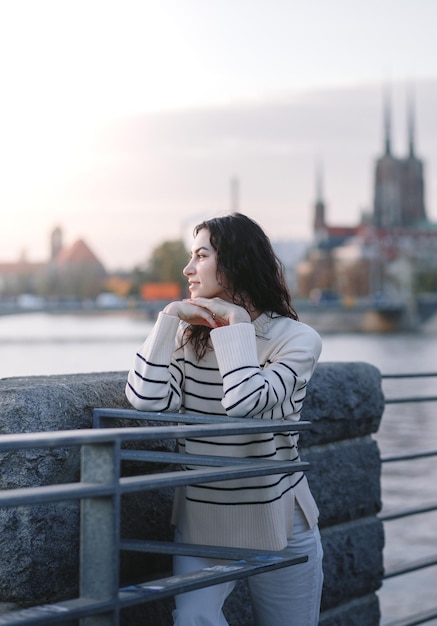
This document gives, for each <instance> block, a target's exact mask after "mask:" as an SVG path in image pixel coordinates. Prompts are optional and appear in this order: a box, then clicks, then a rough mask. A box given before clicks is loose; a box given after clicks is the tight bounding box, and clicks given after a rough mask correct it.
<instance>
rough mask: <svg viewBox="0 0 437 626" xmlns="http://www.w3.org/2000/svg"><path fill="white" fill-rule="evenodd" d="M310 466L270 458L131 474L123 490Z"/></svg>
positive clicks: (126, 479) (147, 488)
mask: <svg viewBox="0 0 437 626" xmlns="http://www.w3.org/2000/svg"><path fill="white" fill-rule="evenodd" d="M309 467H310V464H309V463H307V462H303V461H302V462H297V461H266V462H264V463H262V464H260V463H254V464H253V467H247V466H246V467H243V466H241V465H240V466H235V465H231V466H229V467H225V468H222V467H221V468H219V469H215V468H207V469H201V470H189V471H186V472H181V471H178V472H163V473H157V474H151V475H148V476H129V477H126V478H120V490H121V493H130V492H133V491H146V490H149V489H161V488H164V487H177V486H181V485H198V484H201V483H210V482H217V481H220V480H235V479H237V478H251V477H257V476H266V475H269V474H292V473H294V472H303V471H306V470H307V469H309Z"/></svg>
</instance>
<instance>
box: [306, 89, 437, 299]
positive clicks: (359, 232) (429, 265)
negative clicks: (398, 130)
mask: <svg viewBox="0 0 437 626" xmlns="http://www.w3.org/2000/svg"><path fill="white" fill-rule="evenodd" d="M407 117H408V126H407V127H408V154H407V155H406V156H405V157H403V158H399V157H396V156H394V155H393V154H392V150H391V114H390V107H389V102H388V99H387V98H386V99H385V103H384V152H383V154H382V156H381V157H379V158H378V159H377V160H376V163H375V176H374V193H373V198H374V202H373V212H372V214H371V215H370V216H369V215H363V216H362V218H361V221H360V222H359V223H358V224H357V225H356V226H352V227H350V226H342V225H330V224H329V223H328V221H327V216H326V205H325V200H324V197H323V189H322V173H321V170H320V169H319V170H318V172H317V179H316V202H315V204H314V221H313V226H314V241H313V245H312V246H311V247H310V249H309V251H308V254H307V256H306V258H305V259H304V260H303V261H302V262H301V263H300V264H299V266H298V270H297V275H298V294H299V295H300V296H302V297H312V296H313V295H314V294H317V297H320V294H322V295H323V294H324V293H325V294H330V295H332V294H337V296H339V297H341V298H356V297H363V296H369V295H372V296H373V295H375V294H380V293H386V294H388V295H390V296H391V297H405V296H406V294H407V293H411V291H413V290H414V289H420V288H421V286H420V283H421V282H422V283H423V285H425V284H428V285H432V284H433V283H434V282H435V283H436V290H437V224H433V223H432V222H430V221H429V220H428V218H427V214H426V207H425V193H424V189H425V182H424V165H423V162H422V160H421V159H419V158H418V157H417V156H416V151H415V124H414V111H413V106H412V100H411V98H410V100H409V103H408V111H407ZM433 276H435V278H433ZM430 277H431V280H430ZM423 285H422V287H423Z"/></svg>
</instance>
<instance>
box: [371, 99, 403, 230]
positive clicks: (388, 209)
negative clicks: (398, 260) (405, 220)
mask: <svg viewBox="0 0 437 626" xmlns="http://www.w3.org/2000/svg"><path fill="white" fill-rule="evenodd" d="M401 195H402V191H401V168H400V162H399V159H396V158H395V157H394V156H393V155H392V147H391V102H390V98H389V94H388V91H386V93H385V98H384V154H383V156H382V157H380V158H379V159H378V160H377V161H376V167H375V190H374V205H373V221H374V224H375V226H376V227H377V228H390V227H393V226H400V225H401V222H402V212H401Z"/></svg>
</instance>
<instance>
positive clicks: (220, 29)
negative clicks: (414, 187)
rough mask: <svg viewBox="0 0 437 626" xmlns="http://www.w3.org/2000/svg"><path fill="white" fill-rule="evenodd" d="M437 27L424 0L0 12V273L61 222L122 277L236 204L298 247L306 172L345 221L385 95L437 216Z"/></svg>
mask: <svg viewBox="0 0 437 626" xmlns="http://www.w3.org/2000/svg"><path fill="white" fill-rule="evenodd" d="M436 23H437V3H436V2H435V0H417V1H416V2H414V3H413V2H411V0H355V1H352V0H330V1H329V2H326V0H306V1H305V2H302V1H301V0H138V1H135V0H119V1H114V0H0V93H1V98H0V216H1V217H0V219H1V222H0V262H2V261H14V260H17V259H18V258H19V257H20V256H22V255H25V256H26V257H27V258H28V259H29V260H31V261H41V260H45V259H46V258H47V256H48V254H49V237H50V232H51V231H52V230H53V228H55V227H56V226H61V228H62V230H63V233H64V242H65V244H66V245H68V244H69V243H73V242H74V241H75V240H76V239H77V238H79V237H81V238H83V239H85V241H86V242H87V243H88V245H89V246H90V247H91V248H92V250H93V251H94V252H95V253H96V254H97V255H98V256H99V258H100V259H101V260H102V261H103V263H104V264H105V265H106V267H107V268H108V269H113V270H115V269H118V268H123V269H130V268H132V267H133V266H134V265H138V264H142V263H144V262H145V261H146V260H147V258H148V257H149V256H150V253H151V252H152V250H153V248H154V247H155V246H156V245H159V243H161V242H162V241H164V240H166V239H177V238H180V237H183V238H184V240H186V241H187V243H188V244H189V243H190V238H191V232H192V227H193V226H194V225H195V224H196V223H198V222H199V221H201V220H203V219H205V218H208V217H211V216H214V215H219V214H223V213H226V212H228V211H229V210H230V209H231V208H238V209H239V210H241V211H242V212H244V213H247V214H248V215H250V216H251V217H253V218H254V219H256V220H257V221H258V222H259V223H260V224H261V225H262V226H263V227H264V228H265V230H266V232H267V233H268V235H269V236H270V237H271V238H272V239H273V240H283V241H284V240H288V239H302V238H309V237H310V236H311V222H312V205H313V203H314V200H315V194H316V189H315V177H316V170H317V169H320V170H321V171H322V173H323V193H324V197H325V201H326V204H327V212H328V221H329V222H331V223H335V224H355V223H357V222H358V221H359V217H360V212H361V211H362V210H365V209H371V206H372V195H373V192H372V185H373V167H374V161H375V158H376V157H377V156H379V155H380V154H381V151H382V148H383V119H382V118H383V116H382V107H383V92H384V89H389V91H390V94H391V103H392V122H393V124H392V139H393V151H394V152H395V153H396V154H398V155H399V156H402V155H403V154H405V152H406V149H407V131H406V128H407V116H406V102H407V94H408V90H412V93H413V94H414V102H415V113H416V122H417V123H416V126H417V135H416V137H417V142H416V145H417V153H418V155H419V156H420V157H421V158H423V159H424V161H425V166H426V200H427V209H428V215H429V217H430V219H432V220H434V221H437V124H436V114H435V111H437V61H436V59H437V38H436V37H435V24H436ZM232 180H237V181H238V186H237V188H238V202H237V201H235V199H234V201H233V200H232V198H233V196H232V194H231V189H232V182H231V181H232ZM233 188H234V189H235V188H236V187H235V185H234V187H233Z"/></svg>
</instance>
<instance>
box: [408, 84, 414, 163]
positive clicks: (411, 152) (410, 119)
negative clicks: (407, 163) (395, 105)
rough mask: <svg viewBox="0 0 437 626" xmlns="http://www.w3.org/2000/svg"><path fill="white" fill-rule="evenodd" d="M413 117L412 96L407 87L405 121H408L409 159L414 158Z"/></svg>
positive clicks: (411, 90) (411, 91)
mask: <svg viewBox="0 0 437 626" xmlns="http://www.w3.org/2000/svg"><path fill="white" fill-rule="evenodd" d="M414 118H415V116H414V94H413V89H412V87H409V89H408V93H407V119H408V155H409V156H410V158H412V157H414V156H415V154H414V153H415V149H414V140H415V137H414V135H415V119H414Z"/></svg>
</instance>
